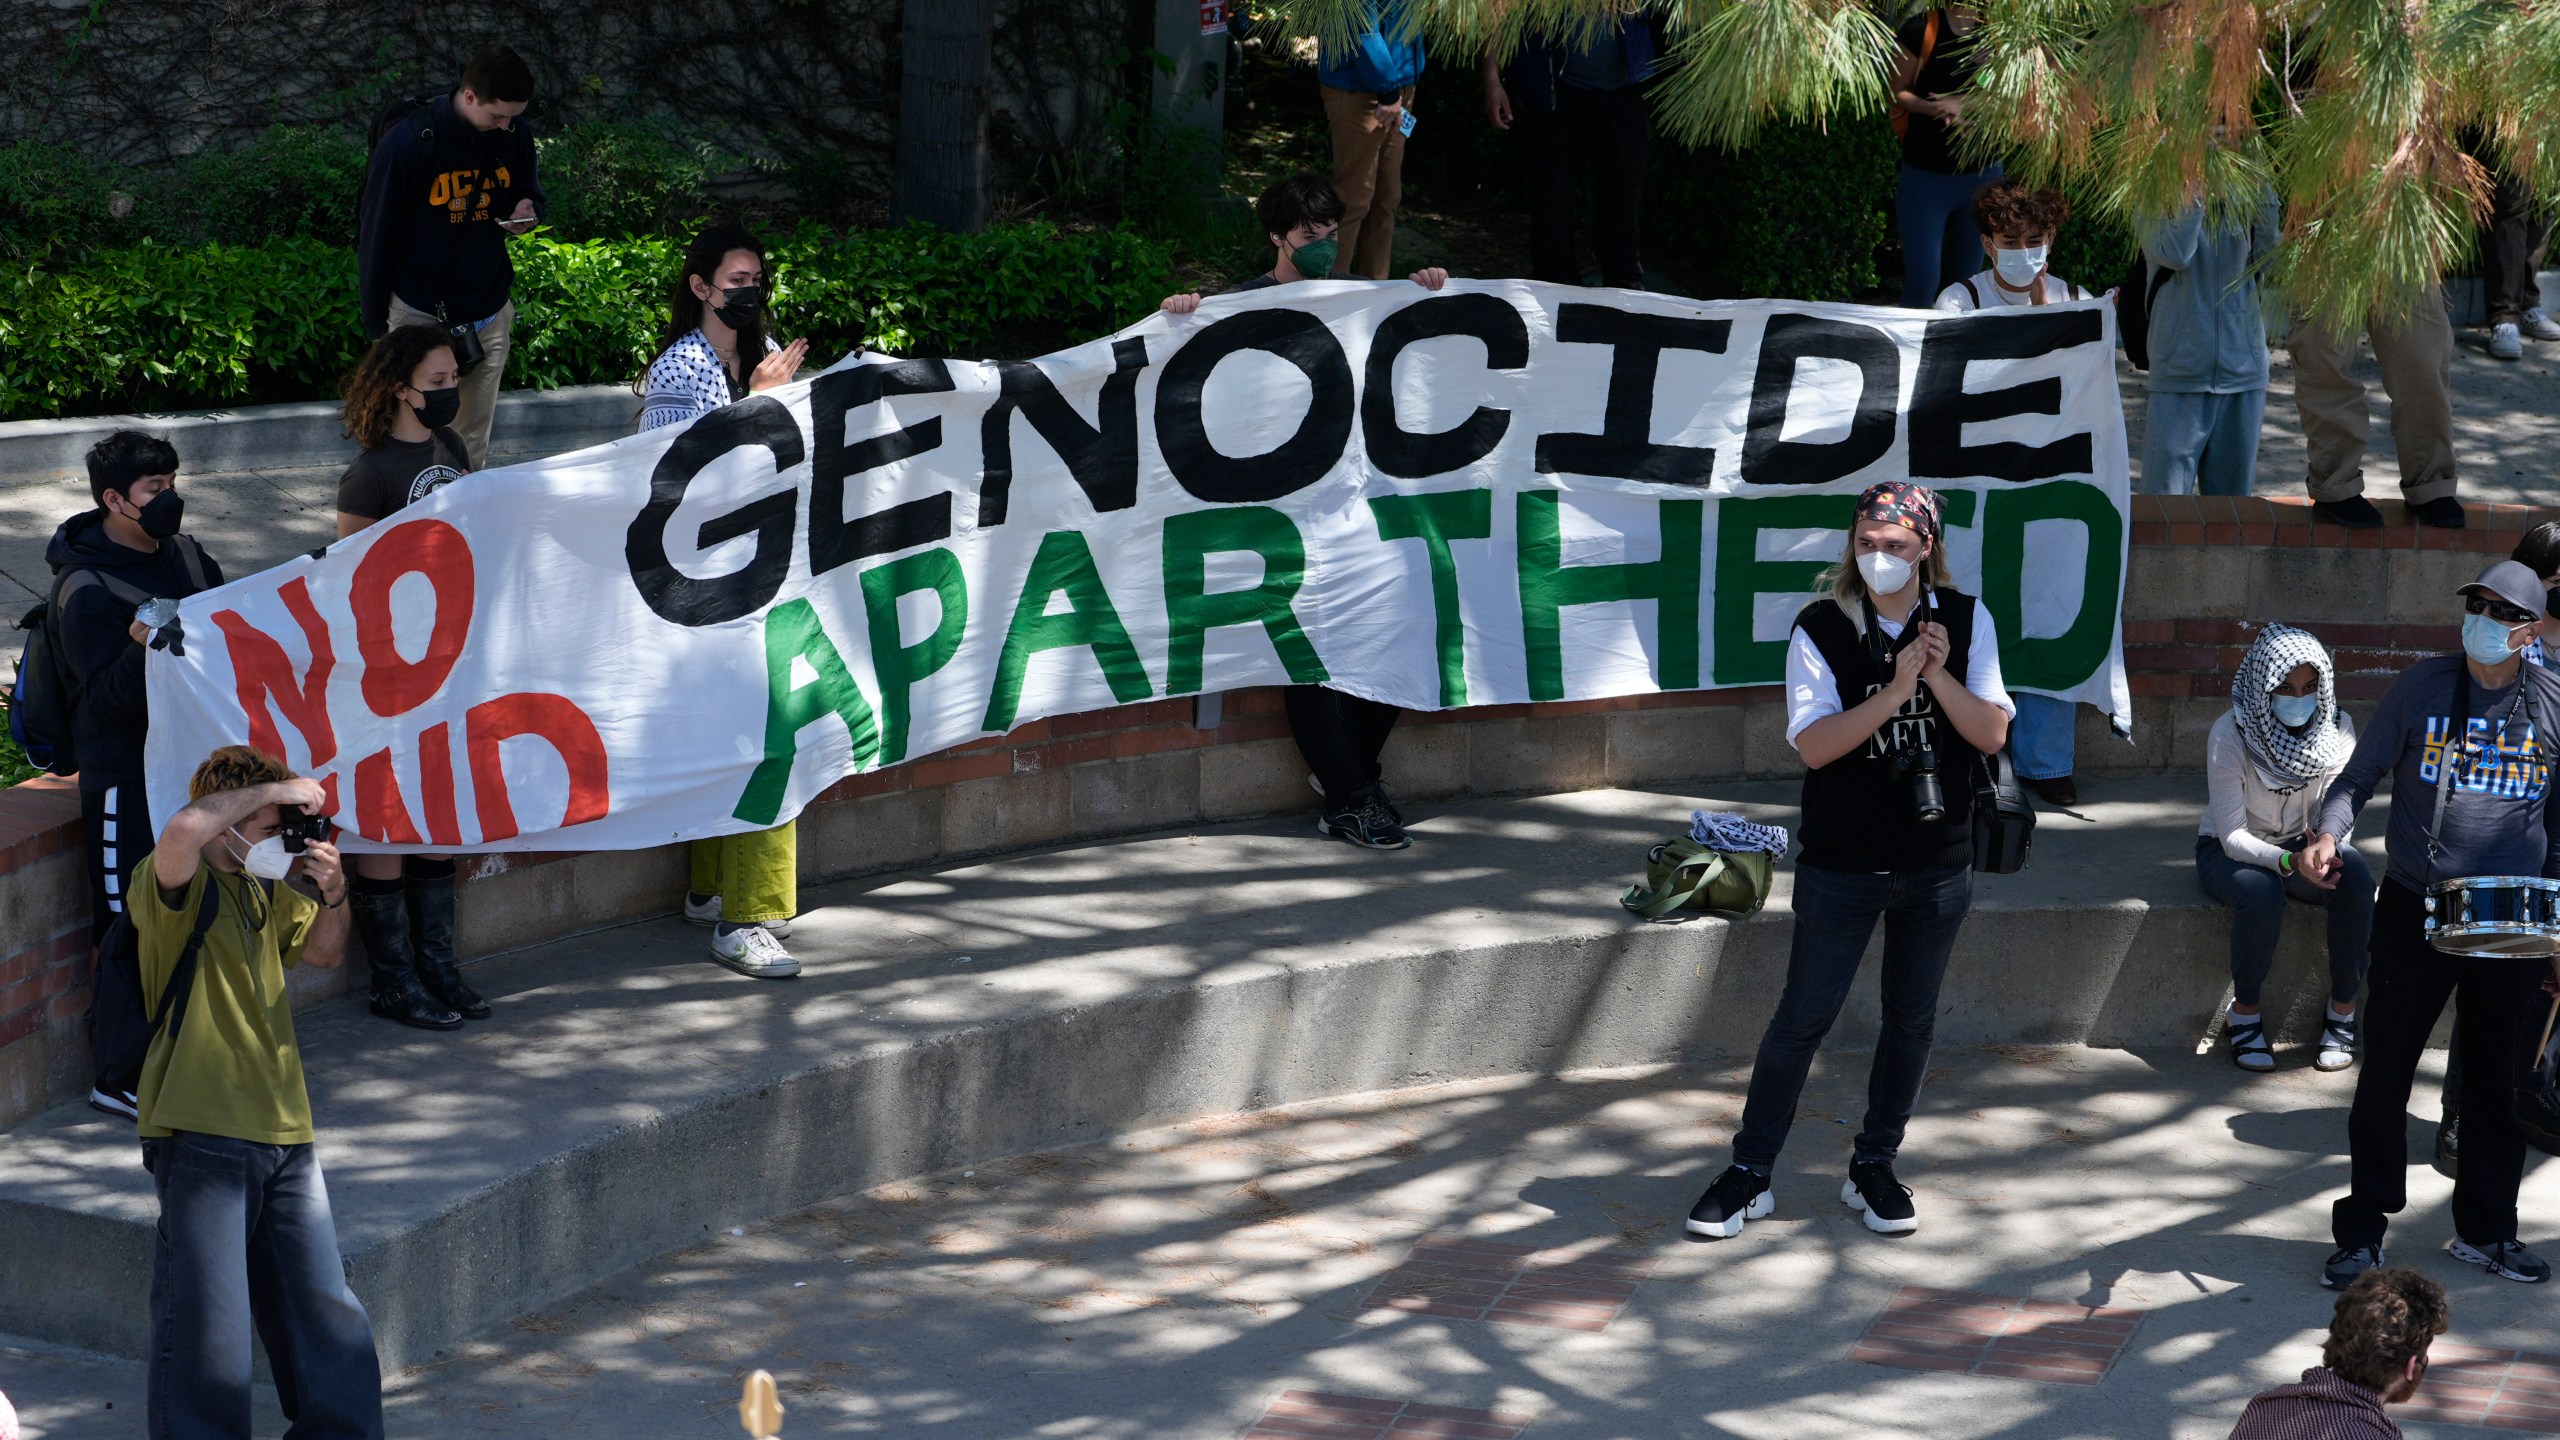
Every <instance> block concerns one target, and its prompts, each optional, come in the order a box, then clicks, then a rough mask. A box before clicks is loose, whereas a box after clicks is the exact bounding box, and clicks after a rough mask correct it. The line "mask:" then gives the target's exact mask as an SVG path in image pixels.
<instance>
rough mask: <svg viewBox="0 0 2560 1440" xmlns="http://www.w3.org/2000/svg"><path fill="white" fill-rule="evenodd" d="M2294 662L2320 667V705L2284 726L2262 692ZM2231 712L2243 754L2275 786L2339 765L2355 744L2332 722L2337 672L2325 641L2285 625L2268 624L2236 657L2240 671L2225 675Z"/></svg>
mask: <svg viewBox="0 0 2560 1440" xmlns="http://www.w3.org/2000/svg"><path fill="white" fill-rule="evenodd" d="M2297 665H2308V666H2310V667H2312V668H2313V669H2315V670H2317V671H2319V672H2320V708H2319V709H2318V711H2316V712H2314V713H2313V715H2312V717H2311V723H2310V724H2308V725H2305V726H2303V727H2302V729H2301V730H2299V731H2295V730H2291V729H2288V728H2286V727H2285V726H2284V725H2283V724H2282V723H2281V722H2279V721H2278V720H2277V719H2276V717H2275V715H2274V714H2273V712H2271V711H2269V710H2268V708H2267V697H2268V696H2269V695H2270V694H2271V693H2273V692H2274V690H2275V688H2276V687H2277V686H2278V685H2281V684H2283V683H2284V679H2285V677H2286V676H2288V675H2290V674H2292V673H2293V671H2294V667H2295V666H2297ZM2231 718H2232V720H2233V722H2234V723H2235V724H2237V725H2238V726H2239V728H2240V741H2241V744H2242V745H2243V746H2245V747H2246V748H2247V749H2248V751H2249V758H2250V759H2251V760H2253V761H2255V762H2256V763H2257V766H2258V768H2259V769H2260V770H2263V771H2265V772H2266V775H2267V778H2268V780H2269V781H2270V782H2272V785H2273V788H2275V789H2277V790H2279V791H2282V790H2298V789H2300V788H2301V787H2303V786H2305V785H2308V784H2310V783H2311V781H2312V779H2313V778H2314V777H2316V776H2320V775H2326V774H2330V773H2333V772H2335V771H2337V770H2341V769H2344V768H2345V766H2346V763H2347V756H2348V755H2349V754H2350V753H2352V752H2353V751H2354V749H2355V747H2354V746H2353V745H2351V744H2349V743H2348V741H2347V737H2346V732H2344V731H2342V730H2340V729H2339V728H2338V685H2337V677H2336V674H2335V672H2334V670H2333V668H2332V667H2331V665H2330V663H2329V651H2328V649H2327V647H2325V646H2323V645H2322V644H2321V643H2320V642H2319V640H2318V639H2317V638H2315V637H2314V636H2313V635H2312V634H2311V632H2310V631H2308V630H2297V629H2295V628H2294V627H2293V626H2291V625H2270V626H2268V627H2267V628H2266V629H2265V630H2263V631H2261V632H2259V635H2258V641H2257V643H2256V644H2254V645H2251V646H2250V647H2249V653H2248V654H2247V655H2246V656H2244V657H2242V658H2241V661H2240V673H2238V674H2237V675H2234V676H2232V677H2231Z"/></svg>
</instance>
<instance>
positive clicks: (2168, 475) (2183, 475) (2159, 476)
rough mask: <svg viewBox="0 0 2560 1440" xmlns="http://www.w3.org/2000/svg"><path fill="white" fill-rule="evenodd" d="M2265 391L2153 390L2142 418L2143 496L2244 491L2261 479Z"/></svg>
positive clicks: (2232, 493)
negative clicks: (2260, 438)
mask: <svg viewBox="0 0 2560 1440" xmlns="http://www.w3.org/2000/svg"><path fill="white" fill-rule="evenodd" d="M2266 418H2267V392H2266V391H2264V390H2241V391H2236V392H2234V393H2232V394H2229V395H2198V394H2192V393H2189V392H2187V391H2182V390H2154V391H2152V392H2151V396H2150V399H2149V401H2148V405H2147V408H2146V409H2145V410H2144V412H2143V417H2142V483H2141V485H2139V486H2137V487H2135V488H2136V489H2137V490H2138V491H2139V492H2140V493H2142V494H2144V495H2194V494H2198V493H2202V494H2206V495H2246V494H2248V493H2249V492H2250V491H2251V490H2252V489H2253V488H2255V487H2256V485H2257V483H2258V431H2259V429H2260V427H2261V426H2262V425H2263V424H2264V423H2265V421H2266Z"/></svg>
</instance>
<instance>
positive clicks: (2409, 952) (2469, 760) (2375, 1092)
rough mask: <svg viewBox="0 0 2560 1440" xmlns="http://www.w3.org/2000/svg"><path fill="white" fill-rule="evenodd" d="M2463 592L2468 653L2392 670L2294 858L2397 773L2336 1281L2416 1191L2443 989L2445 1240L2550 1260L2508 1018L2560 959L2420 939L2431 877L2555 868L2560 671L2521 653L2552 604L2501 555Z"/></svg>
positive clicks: (2325, 1279)
mask: <svg viewBox="0 0 2560 1440" xmlns="http://www.w3.org/2000/svg"><path fill="white" fill-rule="evenodd" d="M2456 593H2457V594H2458V595H2459V596H2460V597H2461V600H2462V607H2463V619H2462V653H2460V654H2458V655H2439V656H2435V657H2432V658H2430V659H2426V660H2421V661H2419V662H2418V663H2417V664H2415V665H2413V666H2411V667H2409V668H2408V669H2407V670H2405V671H2403V672H2401V675H2400V678H2399V679H2397V680H2394V681H2392V682H2391V688H2390V689H2389V690H2388V691H2386V692H2385V693H2384V694H2383V697H2382V702H2381V704H2379V705H2378V706H2376V707H2375V708H2374V712H2373V716H2372V719H2371V720H2370V721H2369V722H2368V723H2367V725H2366V727H2365V731H2364V734H2363V736H2362V737H2361V738H2359V739H2358V740H2357V742H2356V748H2355V753H2354V754H2353V755H2352V756H2350V757H2349V759H2348V761H2347V768H2346V769H2345V770H2344V771H2342V772H2341V773H2340V774H2339V776H2338V780H2337V783H2336V784H2334V785H2331V786H2330V787H2329V793H2328V795H2327V796H2326V797H2325V798H2324V799H2323V800H2322V801H2321V803H2320V812H2319V819H2318V821H2317V823H2316V825H2315V826H2314V831H2315V833H2314V834H2313V835H2312V837H2311V841H2310V843H2309V844H2307V845H2305V846H2303V848H2302V854H2301V856H2300V858H2299V859H2298V860H2297V862H2296V864H2297V866H2298V867H2299V868H2300V869H2301V870H2302V871H2303V873H2305V874H2307V875H2309V876H2311V877H2313V878H2314V879H2315V880H2319V879H2335V878H2337V876H2338V875H2339V874H2340V873H2341V871H2342V865H2343V862H2342V860H2341V859H2340V853H2339V852H2340V847H2341V844H2342V837H2344V836H2345V835H2347V834H2348V833H2350V832H2351V831H2352V830H2353V829H2354V827H2355V820H2356V814H2357V812H2358V811H2359V810H2361V809H2362V808H2363V807H2364V803H2365V801H2366V800H2367V799H2369V798H2371V796H2372V795H2373V792H2374V790H2375V789H2376V787H2378V786H2379V785H2380V784H2381V782H2382V779H2383V777H2384V776H2385V775H2386V774H2388V775H2390V776H2391V777H2392V786H2391V789H2392V794H2393V796H2394V797H2395V803H2394V804H2393V805H2392V807H2391V825H2390V829H2389V831H2388V834H2387V837H2386V839H2385V842H2384V843H2385V847H2386V851H2387V854H2388V857H2389V864H2388V866H2387V871H2386V875H2385V878H2384V880H2383V883H2382V894H2381V898H2380V899H2379V900H2378V901H2377V902H2376V903H2375V906H2374V917H2373V944H2372V959H2371V964H2370V968H2369V969H2368V971H2367V973H2366V1001H2365V1010H2364V1065H2363V1068H2362V1069H2361V1070H2359V1071H2358V1072H2357V1075H2356V1095H2355V1102H2354V1105H2353V1106H2352V1108H2351V1109H2350V1110H2349V1111H2348V1115H2347V1151H2348V1155H2349V1158H2350V1162H2351V1163H2350V1170H2349V1175H2350V1179H2349V1186H2348V1191H2347V1194H2346V1195H2345V1196H2344V1197H2343V1198H2341V1199H2340V1200H2339V1201H2338V1202H2337V1204H2336V1205H2335V1206H2334V1207H2332V1210H2331V1213H2330V1219H2329V1224H2330V1230H2331V1233H2332V1235H2333V1237H2334V1238H2335V1239H2336V1241H2337V1249H2336V1251H2335V1252H2334V1253H2332V1254H2331V1255H2330V1257H2329V1260H2328V1264H2327V1265H2326V1266H2325V1267H2323V1270H2322V1273H2321V1278H2320V1283H2322V1284H2323V1285H2326V1286H2328V1287H2330V1288H2331V1289H2333V1290H2334V1289H2343V1288H2344V1287H2346V1286H2348V1285H2350V1284H2353V1283H2354V1282H2355V1279H2356V1277H2357V1276H2359V1275H2361V1274H2363V1273H2364V1272H2366V1271H2368V1270H2372V1269H2376V1268H2378V1267H2380V1266H2381V1265H2383V1264H2384V1263H2386V1262H2385V1259H2384V1255H2383V1249H2382V1237H2383V1233H2384V1231H2385V1229H2386V1228H2387V1227H2388V1225H2389V1223H2390V1217H2391V1216H2392V1215H2395V1214H2397V1213H2399V1211H2400V1210H2401V1209H2402V1208H2404V1207H2405V1206H2406V1205H2407V1204H2408V1199H2409V1192H2408V1171H2409V1114H2408V1111H2409V1087H2410V1084H2411V1082H2412V1081H2413V1080H2415V1078H2416V1076H2417V1073H2418V1059H2419V1057H2420V1055H2422V1054H2423V1053H2424V1052H2425V1050H2426V1045H2427V1037H2428V1035H2429V1034H2430V1033H2432V1032H2433V1031H2434V1029H2435V1026H2436V1020H2437V1019H2438V1017H2440V1016H2441V1015H2442V1014H2443V1013H2444V1007H2445V1002H2446V1001H2447V1000H2451V1001H2453V1003H2454V1007H2455V1016H2456V1023H2457V1031H2458V1033H2459V1035H2460V1037H2461V1043H2462V1078H2463V1097H2462V1164H2461V1167H2460V1173H2459V1175H2458V1176H2457V1177H2456V1178H2455V1180H2454V1182H2453V1187H2454V1188H2453V1228H2454V1234H2453V1238H2452V1239H2451V1240H2449V1241H2447V1242H2446V1245H2445V1249H2446V1251H2447V1252H2448V1253H2450V1254H2451V1255H2452V1256H2453V1257H2454V1258H2455V1259H2456V1260H2459V1261H2462V1262H2463V1263H2465V1264H2469V1265H2477V1266H2479V1267H2481V1268H2482V1269H2484V1270H2486V1271H2488V1272H2489V1273H2490V1274H2492V1275H2496V1276H2498V1277H2500V1278H2502V1279H2507V1280H2515V1281H2520V1282H2523V1283H2526V1284H2537V1283H2540V1282H2541V1281H2544V1280H2548V1279H2550V1278H2551V1267H2550V1266H2549V1265H2548V1264H2546V1263H2545V1262H2544V1261H2543V1260H2542V1258H2541V1257H2540V1256H2538V1255H2536V1254H2534V1253H2533V1252H2532V1251H2531V1250H2529V1249H2527V1248H2525V1246H2524V1244H2523V1242H2522V1241H2520V1240H2519V1239H2518V1238H2517V1235H2516V1231H2517V1223H2516V1190H2517V1187H2518V1185H2519V1183H2520V1182H2521V1181H2522V1179H2523V1177H2524V1151H2525V1138H2524V1132H2523V1131H2522V1130H2521V1129H2520V1128H2519V1127H2518V1126H2517V1124H2516V1119H2515V1103H2514V1102H2515V1089H2516V1082H2517V1080H2518V1079H2520V1078H2521V1077H2522V1074H2523V1069H2524V1067H2523V1065H2522V1064H2521V1063H2520V1059H2521V1057H2520V1056H2519V1054H2518V1051H2519V1050H2520V1049H2521V1047H2520V1046H2518V1045H2517V1044H2516V1043H2515V1031H2516V1027H2515V1023H2514V1022H2515V1020H2516V1017H2518V1016H2519V1015H2521V1014H2523V1013H2525V1012H2526V1011H2528V1010H2530V1009H2535V1008H2539V1007H2538V1005H2537V1001H2538V1000H2539V999H2540V992H2541V990H2542V987H2543V982H2544V980H2545V978H2546V977H2551V978H2554V979H2560V959H2554V960H2549V961H2545V960H2539V959H2533V958H2527V957H2517V956H2497V955H2466V954H2457V953H2454V952H2452V951H2449V950H2440V949H2438V948H2436V947H2435V945H2433V944H2432V943H2430V939H2429V936H2428V928H2429V925H2428V909H2427V907H2428V905H2429V903H2430V897H2429V893H2428V892H2429V888H2430V887H2432V886H2434V885H2436V884H2438V883H2439V882H2445V881H2461V880H2468V879H2474V878H2481V877H2507V876H2541V877H2544V878H2547V879H2548V878H2560V811H2555V809H2554V807H2553V806H2552V804H2551V760H2550V753H2551V752H2550V748H2549V747H2550V743H2551V742H2550V740H2549V738H2548V735H2549V732H2548V731H2546V730H2544V729H2543V728H2542V727H2543V726H2545V725H2548V724H2551V723H2553V722H2554V720H2555V719H2560V672H2554V671H2552V670H2548V669H2545V668H2544V667H2542V666H2539V665H2528V664H2526V663H2525V659H2524V654H2523V651H2524V647H2525V646H2526V645H2528V644H2530V643H2532V642H2533V641H2534V640H2536V639H2538V638H2540V636H2541V633H2542V620H2543V614H2544V607H2545V606H2546V605H2547V604H2548V603H2549V597H2548V593H2547V592H2546V591H2545V590H2544V589H2543V585H2542V579H2541V577H2540V576H2537V575H2535V574H2534V573H2533V571H2532V570H2530V569H2528V568H2527V567H2525V566H2523V565H2520V564H2517V563H2516V562H2515V561H2513V560H2501V561H2499V562H2498V563H2497V564H2495V565H2492V566H2490V567H2489V568H2488V569H2487V570H2486V571H2483V572H2482V573H2481V576H2480V578H2479V579H2477V580H2474V581H2472V582H2471V583H2470V584H2468V585H2465V586H2463V587H2461V589H2460V590H2459V591H2457V592H2456ZM2457 737H2459V738H2457ZM2454 898H2456V897H2453V896H2450V895H2447V896H2443V897H2439V898H2438V900H2437V902H2436V903H2439V904H2440V903H2443V901H2445V900H2451V899H2454Z"/></svg>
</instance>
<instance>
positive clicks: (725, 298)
mask: <svg viewBox="0 0 2560 1440" xmlns="http://www.w3.org/2000/svg"><path fill="white" fill-rule="evenodd" d="M720 297H721V299H720V303H719V304H718V305H716V306H714V307H712V311H711V313H712V314H714V315H717V316H719V317H720V323H721V324H723V325H726V326H728V327H729V328H730V329H732V330H744V329H746V328H747V327H748V326H750V325H753V324H754V323H756V317H757V316H758V315H761V314H763V313H764V287H763V286H761V285H740V286H738V287H736V288H735V289H728V290H723V291H721V292H720Z"/></svg>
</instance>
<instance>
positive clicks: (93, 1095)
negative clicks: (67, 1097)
mask: <svg viewBox="0 0 2560 1440" xmlns="http://www.w3.org/2000/svg"><path fill="white" fill-rule="evenodd" d="M89 1108H90V1109H92V1110H95V1111H97V1112H98V1113H99V1114H101V1115H121V1116H123V1117H124V1118H125V1119H127V1120H140V1119H141V1118H142V1102H141V1101H140V1100H139V1099H137V1098H135V1097H134V1096H131V1095H127V1094H125V1093H123V1092H122V1091H109V1090H101V1089H99V1088H98V1087H96V1086H94V1085H92V1086H90V1087H89Z"/></svg>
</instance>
